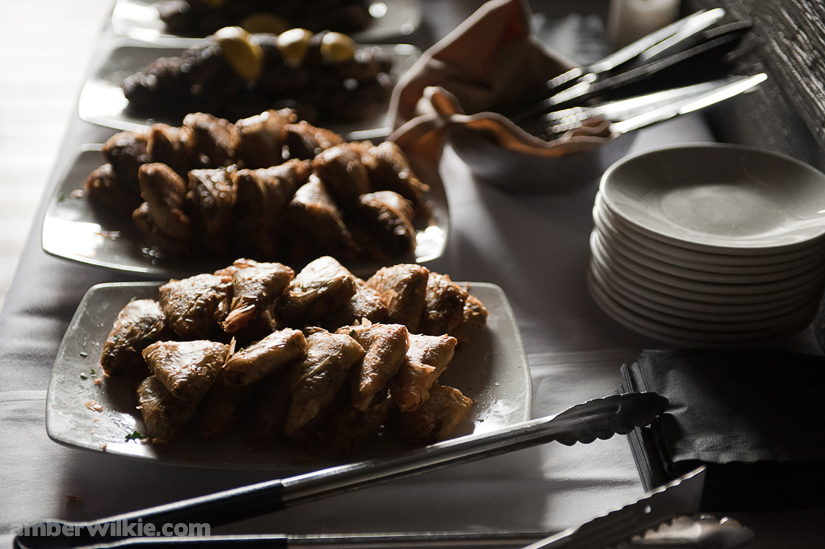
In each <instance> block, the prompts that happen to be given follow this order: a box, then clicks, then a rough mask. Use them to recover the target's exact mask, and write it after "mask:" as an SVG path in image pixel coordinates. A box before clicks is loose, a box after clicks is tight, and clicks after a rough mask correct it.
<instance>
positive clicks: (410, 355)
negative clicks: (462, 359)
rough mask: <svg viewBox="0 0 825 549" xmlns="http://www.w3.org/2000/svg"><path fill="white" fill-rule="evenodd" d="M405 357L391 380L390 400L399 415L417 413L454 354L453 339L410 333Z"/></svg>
mask: <svg viewBox="0 0 825 549" xmlns="http://www.w3.org/2000/svg"><path fill="white" fill-rule="evenodd" d="M409 339H410V344H409V347H408V348H407V354H406V358H405V360H404V363H403V364H402V365H401V368H400V369H399V370H398V375H396V376H395V378H394V379H393V380H392V383H391V388H392V393H393V398H395V402H396V403H397V404H398V409H399V410H401V411H402V412H411V411H414V410H417V409H418V408H419V407H420V406H421V405H422V404H423V403H424V402H425V401H426V400H427V399H428V398H429V396H430V393H429V391H430V388H431V387H432V386H433V384H434V383H435V382H436V380H437V379H438V378H439V377H440V376H441V374H443V373H444V370H446V369H447V366H448V365H449V364H450V361H451V360H452V359H453V355H454V353H455V346H456V340H455V338H454V337H450V336H446V335H442V336H427V335H419V334H410V338H409Z"/></svg>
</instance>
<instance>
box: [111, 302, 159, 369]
mask: <svg viewBox="0 0 825 549" xmlns="http://www.w3.org/2000/svg"><path fill="white" fill-rule="evenodd" d="M170 333H171V331H170V330H169V325H168V323H167V322H166V315H165V314H164V313H163V310H162V309H161V308H160V305H159V304H158V302H157V301H155V300H154V299H136V300H135V301H130V302H129V303H128V304H127V305H126V306H125V307H124V308H123V309H122V310H121V311H120V312H119V313H118V315H117V320H115V325H114V327H113V328H112V331H111V332H109V337H107V338H106V342H105V343H104V344H103V353H102V354H101V357H100V366H101V367H102V368H103V371H105V372H106V375H109V376H118V375H124V374H126V375H129V374H137V375H140V374H141V373H143V374H144V375H143V377H146V376H148V375H149V370H147V369H146V362H145V361H144V360H143V355H142V354H141V353H142V352H143V349H145V348H146V347H148V346H149V345H151V344H152V343H154V342H156V341H160V340H162V339H166V338H168V336H169V335H170Z"/></svg>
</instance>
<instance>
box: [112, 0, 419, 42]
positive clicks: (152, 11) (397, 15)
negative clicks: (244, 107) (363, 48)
mask: <svg viewBox="0 0 825 549" xmlns="http://www.w3.org/2000/svg"><path fill="white" fill-rule="evenodd" d="M158 2H159V0H118V1H117V3H116V4H115V9H114V11H113V12H112V29H113V30H114V31H115V34H117V35H119V36H128V37H129V38H134V39H137V40H143V41H144V42H168V41H171V40H176V41H181V40H191V39H187V38H181V37H180V36H178V35H175V34H168V33H167V32H166V24H165V23H164V22H163V21H162V20H161V19H160V15H159V14H158V10H157V7H156V4H158ZM370 14H371V15H372V16H373V19H372V22H371V23H370V24H369V25H368V26H367V28H365V29H364V30H363V31H361V32H357V33H353V34H352V38H353V39H354V40H355V41H356V42H370V41H381V42H384V41H387V40H389V39H391V38H399V37H401V36H406V35H408V34H412V33H413V31H415V29H417V28H418V26H419V25H420V24H421V15H422V6H421V1H420V0H375V1H373V2H372V3H371V4H370Z"/></svg>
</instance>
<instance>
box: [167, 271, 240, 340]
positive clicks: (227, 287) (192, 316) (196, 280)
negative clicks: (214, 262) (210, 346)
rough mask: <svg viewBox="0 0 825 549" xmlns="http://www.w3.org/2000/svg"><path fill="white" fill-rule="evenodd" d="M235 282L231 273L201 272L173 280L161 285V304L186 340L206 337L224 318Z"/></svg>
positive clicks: (170, 323)
mask: <svg viewBox="0 0 825 549" xmlns="http://www.w3.org/2000/svg"><path fill="white" fill-rule="evenodd" d="M231 290H232V282H231V279H230V278H229V277H228V276H216V275H210V274H200V275H195V276H192V277H189V278H184V279H182V280H175V279H172V280H170V281H169V282H167V283H166V284H164V285H163V286H161V287H160V292H159V293H160V306H161V308H162V309H163V312H164V313H166V316H167V318H168V319H169V325H170V326H171V327H172V330H174V331H175V333H176V334H178V335H179V336H180V337H182V338H184V339H202V338H205V337H207V336H208V335H209V332H210V331H211V330H212V329H213V328H214V327H216V326H217V325H218V323H219V322H220V321H222V320H223V319H224V317H225V316H226V312H227V307H228V306H229V303H228V301H229V295H230V292H231Z"/></svg>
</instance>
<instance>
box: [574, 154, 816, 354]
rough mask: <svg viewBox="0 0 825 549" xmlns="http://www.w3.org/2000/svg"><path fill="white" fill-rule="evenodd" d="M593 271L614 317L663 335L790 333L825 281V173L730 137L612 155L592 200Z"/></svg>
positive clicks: (804, 320) (703, 340) (702, 340)
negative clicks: (619, 157) (613, 159)
mask: <svg viewBox="0 0 825 549" xmlns="http://www.w3.org/2000/svg"><path fill="white" fill-rule="evenodd" d="M593 219H594V222H595V228H594V230H593V233H592V235H591V241H590V246H591V250H592V260H591V263H590V272H589V282H590V288H591V291H592V294H593V296H594V298H595V299H596V301H597V302H598V303H599V305H600V306H601V307H602V308H603V309H604V310H605V312H607V313H608V314H609V315H610V316H612V317H613V318H614V319H615V320H617V321H619V322H620V323H622V324H624V325H626V326H627V327H629V328H632V329H633V330H635V331H637V332H639V333H642V334H645V335H648V336H651V337H654V338H656V339H659V340H661V341H666V342H671V343H677V344H711V345H725V344H738V343H745V342H756V341H766V340H780V339H783V338H786V337H789V336H790V335H793V334H795V333H797V332H799V331H801V330H802V329H804V328H805V327H806V326H808V325H809V324H810V322H811V321H812V320H813V318H814V316H815V315H816V312H817V310H818V307H819V301H820V299H821V298H822V294H823V289H825V176H823V174H822V173H821V172H819V171H817V170H815V169H813V168H811V167H810V166H808V165H806V164H803V163H801V162H799V161H796V160H794V159H791V158H788V157H785V156H782V155H778V154H775V153H770V152H767V151H761V150H757V149H751V148H746V147H739V146H733V145H720V144H703V145H687V146H680V147H676V148H670V149H660V150H656V151H652V152H649V153H645V154H642V155H639V156H635V157H632V158H629V159H626V160H623V161H621V162H618V163H617V164H614V165H613V166H612V167H611V168H610V169H609V170H608V171H607V172H605V175H604V176H603V178H602V182H601V187H600V191H599V194H598V195H597V197H596V203H595V206H594V209H593Z"/></svg>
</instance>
